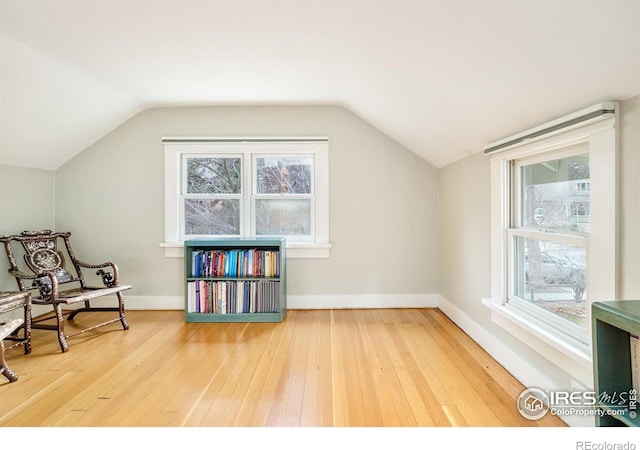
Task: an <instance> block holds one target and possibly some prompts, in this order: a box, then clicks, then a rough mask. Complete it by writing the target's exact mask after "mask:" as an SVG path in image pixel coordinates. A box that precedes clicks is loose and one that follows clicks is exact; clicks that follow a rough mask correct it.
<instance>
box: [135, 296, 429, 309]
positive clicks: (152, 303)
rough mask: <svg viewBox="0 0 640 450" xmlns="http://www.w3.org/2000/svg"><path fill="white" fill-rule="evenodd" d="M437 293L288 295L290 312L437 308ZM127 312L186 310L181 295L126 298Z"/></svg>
mask: <svg viewBox="0 0 640 450" xmlns="http://www.w3.org/2000/svg"><path fill="white" fill-rule="evenodd" d="M438 299H439V295H438V294H399V295H370V294H363V295H288V296H287V308H288V309H354V308H437V307H438ZM125 302H126V307H127V309H131V310H136V309H140V310H144V309H149V310H151V309H184V297H181V296H144V295H127V296H125Z"/></svg>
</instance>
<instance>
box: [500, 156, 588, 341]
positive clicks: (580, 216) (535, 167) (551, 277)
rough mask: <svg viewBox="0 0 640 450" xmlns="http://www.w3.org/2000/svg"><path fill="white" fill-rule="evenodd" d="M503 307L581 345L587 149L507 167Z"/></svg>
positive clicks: (583, 298)
mask: <svg viewBox="0 0 640 450" xmlns="http://www.w3.org/2000/svg"><path fill="white" fill-rule="evenodd" d="M510 168H511V173H510V178H511V183H512V185H511V186H510V188H511V195H512V207H511V208H510V209H511V211H510V217H509V222H510V224H509V228H508V244H507V245H508V252H507V260H508V263H507V267H508V268H509V271H510V274H509V276H508V278H507V286H508V298H507V301H508V302H511V303H513V304H514V305H518V306H519V307H520V308H522V310H524V311H527V312H528V313H529V314H531V315H532V316H534V317H537V318H539V319H540V320H541V321H544V322H546V323H548V324H549V325H551V326H553V327H554V328H555V329H557V330H558V331H560V332H562V333H563V334H566V335H568V336H569V337H572V338H575V339H578V340H581V341H584V342H586V336H585V333H586V330H587V327H586V325H587V324H586V320H587V311H586V309H587V303H586V298H587V295H588V292H587V290H586V287H587V285H586V283H587V254H588V251H589V231H590V227H589V215H588V213H587V212H588V211H589V191H583V190H581V189H580V186H584V184H588V183H589V176H590V175H589V173H590V165H589V148H588V146H587V145H585V144H582V145H578V146H576V147H574V148H565V149H562V150H559V151H555V152H551V153H544V154H542V155H536V156H533V157H529V158H522V159H515V160H513V161H512V162H511V164H510Z"/></svg>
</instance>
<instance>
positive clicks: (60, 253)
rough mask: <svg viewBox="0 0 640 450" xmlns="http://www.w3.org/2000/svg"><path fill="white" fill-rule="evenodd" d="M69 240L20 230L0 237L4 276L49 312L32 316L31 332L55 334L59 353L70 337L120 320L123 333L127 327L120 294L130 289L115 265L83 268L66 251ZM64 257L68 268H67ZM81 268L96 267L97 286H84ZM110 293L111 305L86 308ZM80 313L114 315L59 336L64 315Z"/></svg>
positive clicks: (65, 236)
mask: <svg viewBox="0 0 640 450" xmlns="http://www.w3.org/2000/svg"><path fill="white" fill-rule="evenodd" d="M70 236H71V233H70V232H53V231H51V230H42V231H23V232H22V233H20V234H17V235H12V236H0V242H2V243H3V244H4V246H5V250H6V253H7V257H8V259H9V266H10V268H9V273H10V274H11V275H12V276H14V277H15V279H16V281H17V283H18V288H19V289H20V291H21V292H28V291H29V292H32V295H31V300H32V304H33V305H50V306H51V307H52V308H53V311H52V312H51V313H47V314H44V315H42V316H38V317H34V318H33V319H32V324H31V325H32V328H33V329H45V330H54V331H56V332H57V334H58V342H59V344H60V348H61V349H62V351H63V352H66V351H68V350H69V346H68V343H67V338H70V337H72V336H76V335H79V334H81V333H84V332H87V331H91V330H94V329H96V328H98V327H102V326H105V325H109V324H111V323H114V322H117V321H120V322H121V324H122V327H123V328H124V329H125V330H128V329H129V324H128V323H127V319H126V316H125V308H124V297H123V294H122V292H123V291H125V290H127V289H131V286H129V285H122V284H120V279H119V273H118V266H117V265H116V264H115V263H113V262H105V263H101V264H88V263H86V262H83V261H81V260H79V259H78V258H76V256H75V254H74V252H73V250H72V248H71V242H70ZM16 244H19V245H16ZM19 253H21V254H22V257H23V260H24V264H20V265H19V264H18V256H19ZM67 259H68V260H69V261H70V266H71V267H70V268H69V270H68V269H67V267H68V266H69V264H68V263H67ZM21 266H23V267H21ZM83 268H84V269H97V270H96V272H95V273H96V277H100V278H101V280H102V284H103V286H89V285H88V284H87V281H86V280H85V277H84V274H83V272H82V269H83ZM110 295H115V296H116V298H117V306H114V307H95V306H92V305H91V301H92V300H94V299H98V298H100V297H105V296H110ZM78 306H80V307H78ZM82 312H116V313H117V317H115V318H109V319H107V320H105V321H103V322H100V323H98V324H94V325H91V326H86V327H84V328H82V329H81V330H80V331H76V332H74V333H71V334H65V328H64V325H65V317H66V319H67V320H69V321H70V320H73V319H74V317H75V316H76V315H77V314H79V313H82ZM52 321H55V322H53V323H52Z"/></svg>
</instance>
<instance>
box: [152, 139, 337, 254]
mask: <svg viewBox="0 0 640 450" xmlns="http://www.w3.org/2000/svg"><path fill="white" fill-rule="evenodd" d="M163 142H164V179H165V208H164V211H165V236H164V242H162V243H160V247H162V248H164V252H165V256H166V257H183V256H184V242H183V241H182V240H181V237H180V230H181V220H182V218H181V208H180V202H179V198H180V192H181V185H180V183H181V180H182V176H181V166H182V156H183V155H184V154H198V153H212V152H216V151H219V149H220V147H222V146H224V148H225V149H233V148H234V147H237V148H238V153H244V152H247V151H250V152H253V153H254V154H255V153H269V154H289V153H292V154H296V153H298V154H300V153H301V150H300V149H301V147H302V146H304V151H303V152H304V153H309V152H312V153H313V154H314V165H315V177H314V183H315V185H314V193H315V196H314V197H315V198H314V201H313V204H314V212H313V216H314V218H315V221H314V223H313V225H312V226H313V227H315V228H314V235H315V240H314V241H309V242H289V241H288V242H287V258H328V257H329V255H330V249H331V243H330V241H329V145H328V139H327V138H326V137H308V138H307V137H305V138H260V137H253V138H185V137H175V138H173V137H171V138H170V137H167V138H163ZM230 151H231V152H232V150H230ZM245 159H246V158H245ZM245 170H246V167H245ZM245 178H248V177H245ZM245 189H246V186H245Z"/></svg>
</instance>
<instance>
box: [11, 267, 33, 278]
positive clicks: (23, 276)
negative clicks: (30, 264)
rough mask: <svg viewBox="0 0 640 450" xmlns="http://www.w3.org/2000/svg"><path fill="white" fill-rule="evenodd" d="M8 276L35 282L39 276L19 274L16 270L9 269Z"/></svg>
mask: <svg viewBox="0 0 640 450" xmlns="http://www.w3.org/2000/svg"><path fill="white" fill-rule="evenodd" d="M9 275H11V276H14V277H16V278H20V279H23V280H35V279H36V278H38V277H39V276H40V275H29V274H28V273H24V272H21V271H19V270H17V269H9Z"/></svg>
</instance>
